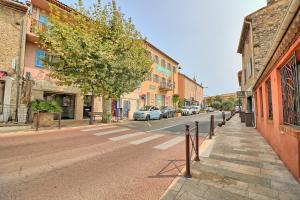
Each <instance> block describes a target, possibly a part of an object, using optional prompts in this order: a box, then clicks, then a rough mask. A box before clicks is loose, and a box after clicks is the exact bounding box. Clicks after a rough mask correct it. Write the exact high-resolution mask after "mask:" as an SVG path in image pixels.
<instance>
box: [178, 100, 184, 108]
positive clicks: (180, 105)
mask: <svg viewBox="0 0 300 200" xmlns="http://www.w3.org/2000/svg"><path fill="white" fill-rule="evenodd" d="M182 106H183V100H179V102H178V108H182Z"/></svg>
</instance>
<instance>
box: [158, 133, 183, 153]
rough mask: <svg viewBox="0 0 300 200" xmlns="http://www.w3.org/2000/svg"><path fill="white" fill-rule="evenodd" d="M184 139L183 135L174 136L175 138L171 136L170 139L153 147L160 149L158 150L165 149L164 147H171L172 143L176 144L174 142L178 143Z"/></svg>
mask: <svg viewBox="0 0 300 200" xmlns="http://www.w3.org/2000/svg"><path fill="white" fill-rule="evenodd" d="M184 140H185V138H184V137H182V136H178V137H175V138H173V139H171V140H169V141H167V142H165V143H162V144H160V145H157V146H155V147H154V148H155V149H160V150H166V149H168V148H170V147H172V146H174V145H176V144H178V143H180V142H182V141H184Z"/></svg>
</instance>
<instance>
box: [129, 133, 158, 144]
mask: <svg viewBox="0 0 300 200" xmlns="http://www.w3.org/2000/svg"><path fill="white" fill-rule="evenodd" d="M163 136H164V135H161V134H156V135H152V136H149V137H146V138H143V139H140V140H136V141H133V142H130V144H135V145H139V144H142V143H145V142H148V141H151V140H154V139H157V138H160V137H163Z"/></svg>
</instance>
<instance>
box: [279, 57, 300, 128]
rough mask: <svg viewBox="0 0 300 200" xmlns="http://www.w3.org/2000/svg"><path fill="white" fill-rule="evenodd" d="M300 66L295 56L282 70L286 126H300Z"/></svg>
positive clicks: (283, 108)
mask: <svg viewBox="0 0 300 200" xmlns="http://www.w3.org/2000/svg"><path fill="white" fill-rule="evenodd" d="M298 73H299V71H298V66H297V61H296V56H295V54H294V55H293V56H292V57H291V58H290V59H289V61H288V62H287V63H286V64H285V65H284V66H283V67H282V68H281V69H280V75H281V91H282V110H283V120H284V123H285V124H289V125H297V126H300V95H299V91H300V90H299V78H298Z"/></svg>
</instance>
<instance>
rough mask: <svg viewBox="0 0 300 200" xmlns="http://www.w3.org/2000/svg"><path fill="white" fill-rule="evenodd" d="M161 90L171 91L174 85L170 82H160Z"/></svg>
mask: <svg viewBox="0 0 300 200" xmlns="http://www.w3.org/2000/svg"><path fill="white" fill-rule="evenodd" d="M159 89H160V90H164V91H171V90H172V89H173V85H172V83H170V82H160V85H159Z"/></svg>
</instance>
